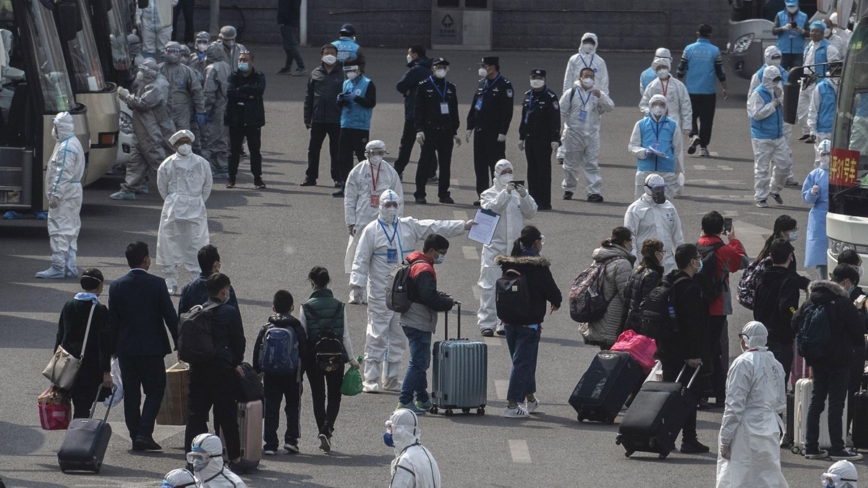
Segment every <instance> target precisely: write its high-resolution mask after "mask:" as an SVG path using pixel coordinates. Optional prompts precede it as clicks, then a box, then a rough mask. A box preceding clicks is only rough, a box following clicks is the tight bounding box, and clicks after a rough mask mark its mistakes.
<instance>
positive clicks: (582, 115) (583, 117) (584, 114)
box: [579, 110, 588, 122]
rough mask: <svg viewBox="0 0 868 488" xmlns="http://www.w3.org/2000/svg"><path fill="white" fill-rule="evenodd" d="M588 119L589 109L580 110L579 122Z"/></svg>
mask: <svg viewBox="0 0 868 488" xmlns="http://www.w3.org/2000/svg"><path fill="white" fill-rule="evenodd" d="M587 120H588V111H587V110H579V122H587Z"/></svg>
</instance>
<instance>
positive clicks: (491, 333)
mask: <svg viewBox="0 0 868 488" xmlns="http://www.w3.org/2000/svg"><path fill="white" fill-rule="evenodd" d="M482 337H494V331H493V330H491V329H482Z"/></svg>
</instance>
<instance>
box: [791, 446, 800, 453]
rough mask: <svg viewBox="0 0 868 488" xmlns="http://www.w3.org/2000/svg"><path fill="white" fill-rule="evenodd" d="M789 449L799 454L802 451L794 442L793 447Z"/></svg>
mask: <svg viewBox="0 0 868 488" xmlns="http://www.w3.org/2000/svg"><path fill="white" fill-rule="evenodd" d="M790 451H791V452H792V453H793V454H801V453H802V450H801V449H799V446H797V445H795V444H793V448H792V449H790Z"/></svg>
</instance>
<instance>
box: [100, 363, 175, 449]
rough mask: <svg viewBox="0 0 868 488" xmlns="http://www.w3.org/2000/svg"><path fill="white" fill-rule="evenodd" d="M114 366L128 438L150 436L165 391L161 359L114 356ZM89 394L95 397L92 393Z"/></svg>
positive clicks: (164, 371) (164, 376)
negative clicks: (117, 367)
mask: <svg viewBox="0 0 868 488" xmlns="http://www.w3.org/2000/svg"><path fill="white" fill-rule="evenodd" d="M118 363H119V364H120V367H121V381H122V382H123V384H124V420H125V421H126V424H127V430H129V432H130V438H131V439H133V440H135V439H136V437H138V436H147V437H150V436H151V435H153V433H154V423H155V422H156V421H157V413H159V412H160V404H161V403H162V402H163V394H164V393H165V392H166V366H165V365H164V364H163V356H162V355H160V356H123V357H118ZM143 391H144V393H145V403H144V404H143V403H142V392H143ZM93 395H94V398H95V397H96V392H94V393H93ZM140 407H141V410H139V408H140ZM191 441H192V439H191ZM187 445H188V446H189V445H190V444H189V443H188V444H187Z"/></svg>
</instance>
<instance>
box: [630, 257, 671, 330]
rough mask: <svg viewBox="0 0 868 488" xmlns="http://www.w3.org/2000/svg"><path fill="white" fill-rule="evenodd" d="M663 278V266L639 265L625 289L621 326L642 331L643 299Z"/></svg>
mask: <svg viewBox="0 0 868 488" xmlns="http://www.w3.org/2000/svg"><path fill="white" fill-rule="evenodd" d="M662 278H663V266H659V267H657V268H646V267H638V268H636V269H635V270H633V274H632V275H631V276H630V279H629V280H628V281H627V287H626V288H625V289H624V305H623V307H622V308H621V327H620V329H619V332H624V331H625V330H628V329H630V330H635V331H636V332H641V331H642V309H641V307H640V305H642V300H644V299H645V297H647V296H648V294H649V293H651V290H653V289H654V288H655V287H656V286H657V285H659V284H660V280H661V279H662Z"/></svg>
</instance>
